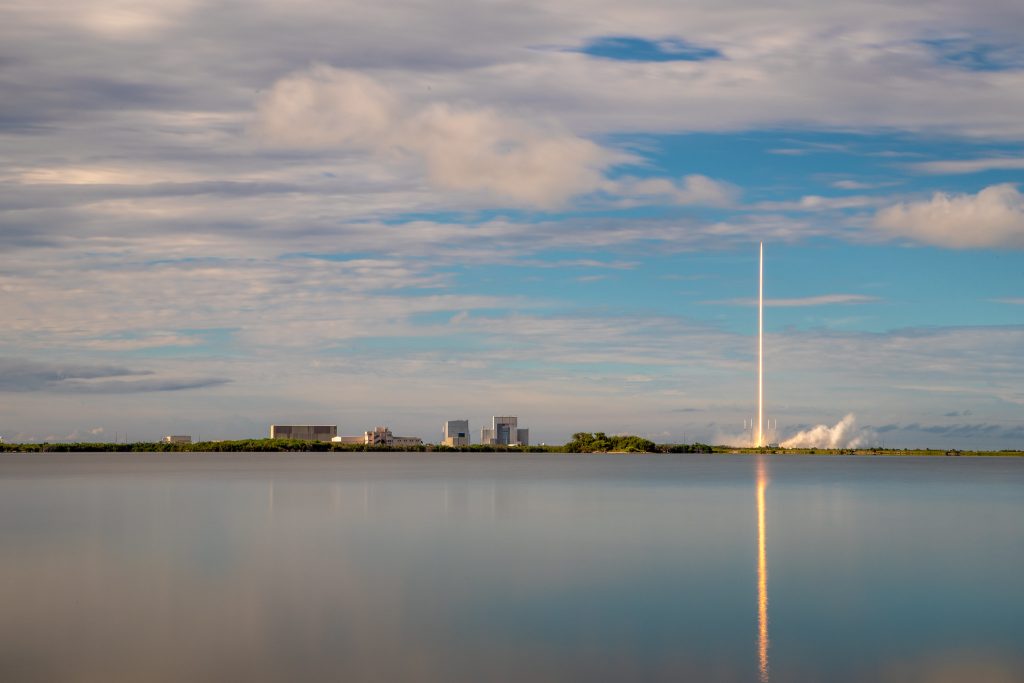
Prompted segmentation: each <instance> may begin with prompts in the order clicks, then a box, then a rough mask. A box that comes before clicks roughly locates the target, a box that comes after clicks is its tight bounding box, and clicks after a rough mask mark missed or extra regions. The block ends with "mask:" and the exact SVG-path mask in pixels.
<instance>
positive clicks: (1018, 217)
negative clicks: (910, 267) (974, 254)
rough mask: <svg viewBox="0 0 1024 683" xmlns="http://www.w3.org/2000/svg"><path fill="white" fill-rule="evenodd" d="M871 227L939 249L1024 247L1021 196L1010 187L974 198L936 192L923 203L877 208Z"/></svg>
mask: <svg viewBox="0 0 1024 683" xmlns="http://www.w3.org/2000/svg"><path fill="white" fill-rule="evenodd" d="M874 223H875V226H876V227H878V228H880V229H882V230H885V231H887V232H889V233H891V234H893V235H897V236H900V237H909V238H911V239H913V240H917V241H919V242H925V243H928V244H936V245H938V246H942V247H952V248H958V249H968V248H984V247H1024V195H1021V193H1020V192H1019V191H1018V190H1017V188H1016V187H1015V186H1014V185H1012V184H1010V183H1004V184H1001V185H991V186H989V187H986V188H985V189H983V190H981V191H980V192H978V193H977V194H946V193H944V192H936V193H935V194H934V195H933V196H932V198H931V199H930V200H927V201H919V202H907V203H900V204H896V205H895V206H890V207H887V208H885V209H882V210H880V211H879V212H878V213H877V214H875V220H874Z"/></svg>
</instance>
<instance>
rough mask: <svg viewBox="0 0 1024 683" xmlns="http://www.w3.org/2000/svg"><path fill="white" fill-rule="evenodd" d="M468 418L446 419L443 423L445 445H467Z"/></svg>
mask: <svg viewBox="0 0 1024 683" xmlns="http://www.w3.org/2000/svg"><path fill="white" fill-rule="evenodd" d="M469 441H470V439H469V420H448V421H447V422H445V423H444V441H442V442H441V443H443V444H444V445H445V446H455V447H458V446H468V445H469Z"/></svg>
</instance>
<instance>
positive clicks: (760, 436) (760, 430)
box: [754, 241, 764, 448]
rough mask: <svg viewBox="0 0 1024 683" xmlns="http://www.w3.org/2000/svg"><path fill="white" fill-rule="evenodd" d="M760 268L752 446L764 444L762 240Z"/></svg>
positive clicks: (762, 243) (762, 245)
mask: <svg viewBox="0 0 1024 683" xmlns="http://www.w3.org/2000/svg"><path fill="white" fill-rule="evenodd" d="M760 261H761V269H760V272H759V273H758V278H757V434H756V435H755V438H754V446H756V447H757V448H760V447H761V446H764V242H763V241H762V242H761V256H760Z"/></svg>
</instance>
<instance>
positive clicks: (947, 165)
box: [910, 157, 1024, 175]
mask: <svg viewBox="0 0 1024 683" xmlns="http://www.w3.org/2000/svg"><path fill="white" fill-rule="evenodd" d="M910 168H911V169H912V170H915V171H920V172H921V173H931V174H934V175H954V174H960V173H981V172H982V171H1017V170H1021V169H1024V158H1021V157H1016V158H1013V157H990V158H987V159H958V160H955V161H922V162H920V163H917V164H910Z"/></svg>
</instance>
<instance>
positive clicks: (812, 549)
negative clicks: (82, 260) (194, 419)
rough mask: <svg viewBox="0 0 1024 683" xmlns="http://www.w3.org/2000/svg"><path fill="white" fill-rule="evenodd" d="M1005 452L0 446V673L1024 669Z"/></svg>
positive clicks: (453, 675) (1015, 483) (725, 675)
mask: <svg viewBox="0 0 1024 683" xmlns="http://www.w3.org/2000/svg"><path fill="white" fill-rule="evenodd" d="M1022 571H1024V460H1018V459H1009V458H1007V459H998V458H993V459H967V458H930V459H928V458H863V457H857V458H853V457H849V458H836V457H828V458H824V457H819V458H815V457H785V456H773V457H767V458H753V457H746V456H644V457H637V456H614V455H609V456H588V455H579V456H573V455H537V456H522V455H511V456H509V455H462V456H448V455H432V454H352V455H328V454H324V455H319V454H318V455H312V454H307V455H288V454H273V455H271V454H260V455H247V454H224V455H212V454H167V455H148V454H124V455H121V454H104V455H86V454H67V455H29V456H20V455H19V456H14V455H7V456H0V680H2V681H86V680H88V681H105V682H111V681H226V680H236V681H270V680H301V681H322V680H331V681H341V680H344V681H446V682H447V681H568V680H586V681H600V680H607V681H624V680H666V681H667V680H671V681H697V682H703V681H776V682H778V683H782V682H787V683H788V682H790V681H829V682H832V681H894V682H895V681H901V682H904V681H927V682H935V683H947V682H953V681H965V682H974V681H987V682H995V683H1001V682H1003V681H1007V682H1009V681H1024V580H1022Z"/></svg>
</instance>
